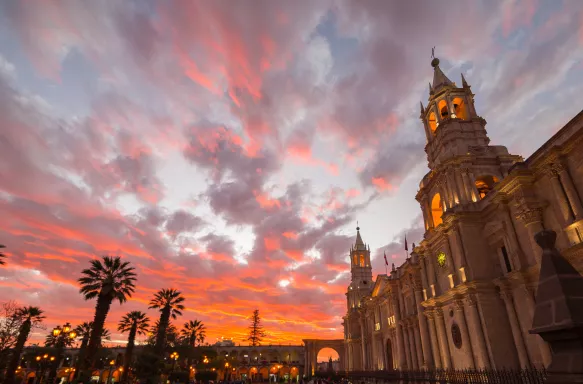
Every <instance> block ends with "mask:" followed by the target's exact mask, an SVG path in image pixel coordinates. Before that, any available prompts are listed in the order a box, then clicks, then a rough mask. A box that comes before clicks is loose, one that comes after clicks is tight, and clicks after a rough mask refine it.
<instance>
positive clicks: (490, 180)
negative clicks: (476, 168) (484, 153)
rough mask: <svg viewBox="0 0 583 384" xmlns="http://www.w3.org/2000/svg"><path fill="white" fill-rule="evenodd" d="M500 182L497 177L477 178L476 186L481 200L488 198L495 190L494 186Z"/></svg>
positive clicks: (485, 176)
mask: <svg viewBox="0 0 583 384" xmlns="http://www.w3.org/2000/svg"><path fill="white" fill-rule="evenodd" d="M498 181H500V180H498V178H497V177H496V176H492V175H484V176H480V177H477V178H476V181H475V185H476V189H477V190H478V194H479V195H480V199H483V198H484V197H486V195H487V194H488V193H489V192H490V191H491V190H492V188H494V185H495V184H496V183H497V182H498Z"/></svg>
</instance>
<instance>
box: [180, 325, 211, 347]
mask: <svg viewBox="0 0 583 384" xmlns="http://www.w3.org/2000/svg"><path fill="white" fill-rule="evenodd" d="M180 334H181V335H182V337H184V338H185V339H186V340H187V341H188V345H189V346H191V347H196V342H197V341H198V342H200V343H202V342H204V339H205V337H206V327H205V325H204V324H203V323H202V321H200V320H190V321H188V322H186V323H184V327H183V328H182V330H181V331H180Z"/></svg>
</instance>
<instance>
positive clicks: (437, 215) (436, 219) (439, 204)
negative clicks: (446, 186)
mask: <svg viewBox="0 0 583 384" xmlns="http://www.w3.org/2000/svg"><path fill="white" fill-rule="evenodd" d="M442 216H443V200H442V198H441V195H440V194H439V192H437V193H436V194H435V195H433V198H432V199H431V218H432V219H433V226H434V227H437V226H438V225H439V224H441V223H443V220H442V218H441V217H442Z"/></svg>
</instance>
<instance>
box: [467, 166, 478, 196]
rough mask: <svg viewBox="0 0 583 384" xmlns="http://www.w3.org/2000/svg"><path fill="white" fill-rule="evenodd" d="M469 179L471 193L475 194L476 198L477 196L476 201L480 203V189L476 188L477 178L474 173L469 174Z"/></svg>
mask: <svg viewBox="0 0 583 384" xmlns="http://www.w3.org/2000/svg"><path fill="white" fill-rule="evenodd" d="M468 178H469V179H470V180H469V182H470V184H469V185H470V191H471V193H473V194H474V196H476V201H479V200H480V199H481V198H480V193H479V192H478V188H476V178H475V177H474V174H473V173H472V172H468ZM472 201H473V200H472Z"/></svg>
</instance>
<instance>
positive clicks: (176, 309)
mask: <svg viewBox="0 0 583 384" xmlns="http://www.w3.org/2000/svg"><path fill="white" fill-rule="evenodd" d="M183 302H184V296H182V293H181V292H180V291H178V290H176V289H174V288H170V289H161V290H159V291H158V292H156V294H155V295H154V298H153V299H152V300H150V306H149V307H148V308H150V309H152V308H156V309H158V310H159V311H160V320H159V326H158V333H157V334H156V345H155V346H154V348H155V350H156V353H157V354H158V355H159V356H162V354H163V353H164V346H165V339H166V328H167V327H168V323H169V322H170V317H172V319H176V317H177V316H181V315H182V310H184V305H182V303H183Z"/></svg>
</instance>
